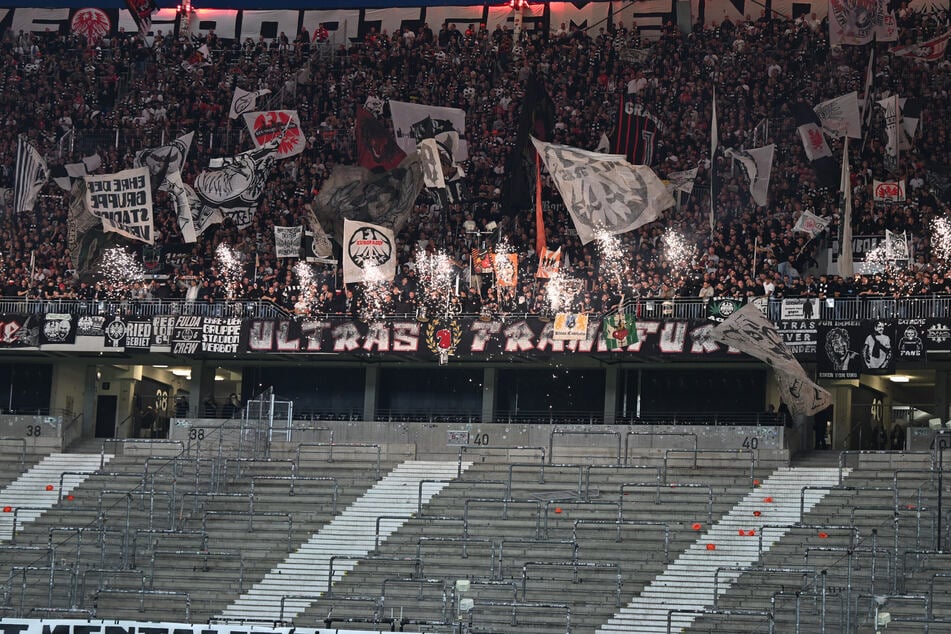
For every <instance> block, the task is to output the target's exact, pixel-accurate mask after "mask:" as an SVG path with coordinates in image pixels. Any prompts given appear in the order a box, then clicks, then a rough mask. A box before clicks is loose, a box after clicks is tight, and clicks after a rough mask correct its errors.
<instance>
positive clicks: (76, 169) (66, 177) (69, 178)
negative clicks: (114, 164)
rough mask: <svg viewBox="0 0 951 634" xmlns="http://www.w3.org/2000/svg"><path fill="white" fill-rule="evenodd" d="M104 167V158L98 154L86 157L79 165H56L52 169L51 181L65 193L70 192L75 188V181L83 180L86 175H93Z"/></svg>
mask: <svg viewBox="0 0 951 634" xmlns="http://www.w3.org/2000/svg"><path fill="white" fill-rule="evenodd" d="M100 167H102V157H100V156H99V155H98V154H91V155H89V156H84V157H83V160H82V161H80V162H79V163H66V164H65V165H54V166H53V167H51V168H50V180H52V181H53V183H55V184H56V186H57V187H59V188H60V189H62V190H63V191H66V192H68V191H70V190H71V189H72V188H73V180H74V179H76V178H82V177H83V176H85V175H86V174H91V173H92V172H95V171H96V170H97V169H99V168H100Z"/></svg>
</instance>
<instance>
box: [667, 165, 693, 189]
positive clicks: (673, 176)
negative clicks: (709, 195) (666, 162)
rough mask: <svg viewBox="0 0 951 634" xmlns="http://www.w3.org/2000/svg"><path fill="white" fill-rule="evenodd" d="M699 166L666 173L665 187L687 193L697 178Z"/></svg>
mask: <svg viewBox="0 0 951 634" xmlns="http://www.w3.org/2000/svg"><path fill="white" fill-rule="evenodd" d="M699 169H700V168H698V167H695V168H693V169H692V170H684V171H682V172H670V173H669V174H667V188H668V189H669V190H670V191H672V192H674V191H681V192H684V193H685V194H689V193H691V192H692V191H693V182H694V180H696V178H697V172H698V171H699Z"/></svg>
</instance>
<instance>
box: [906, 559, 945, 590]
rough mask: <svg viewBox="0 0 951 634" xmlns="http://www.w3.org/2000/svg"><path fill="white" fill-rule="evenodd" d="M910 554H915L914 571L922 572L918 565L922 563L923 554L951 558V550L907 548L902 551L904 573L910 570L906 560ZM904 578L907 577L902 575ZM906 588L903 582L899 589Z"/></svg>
mask: <svg viewBox="0 0 951 634" xmlns="http://www.w3.org/2000/svg"><path fill="white" fill-rule="evenodd" d="M908 555H914V556H915V568H914V570H913V572H921V569H920V568H919V567H918V565H919V563H920V561H921V558H922V556H928V557H938V558H945V557H947V558H951V552H949V551H941V550H905V551H902V554H901V569H902V572H903V573H904V572H906V571H908V570H909V568H908V566H907V565H906V561H907V559H908ZM895 576H896V577H897V576H898V571H897V569H896V571H895ZM904 580H905V578H904V576H903V577H902V581H903V582H904ZM904 589H905V587H904V583H903V584H902V587H901V589H900V590H899V592H903V591H904Z"/></svg>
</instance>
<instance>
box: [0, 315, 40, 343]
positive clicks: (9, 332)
mask: <svg viewBox="0 0 951 634" xmlns="http://www.w3.org/2000/svg"><path fill="white" fill-rule="evenodd" d="M40 322H41V318H40V317H36V316H34V315H0V348H35V347H36V346H38V345H39V344H40Z"/></svg>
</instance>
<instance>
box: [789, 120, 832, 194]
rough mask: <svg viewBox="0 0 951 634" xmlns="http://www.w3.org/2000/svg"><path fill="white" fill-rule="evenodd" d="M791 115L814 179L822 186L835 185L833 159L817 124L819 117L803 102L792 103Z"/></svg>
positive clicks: (830, 186) (829, 186)
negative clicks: (814, 176)
mask: <svg viewBox="0 0 951 634" xmlns="http://www.w3.org/2000/svg"><path fill="white" fill-rule="evenodd" d="M792 111H793V116H794V117H795V118H796V127H797V130H798V132H799V136H800V138H801V139H802V147H803V149H804V150H805V152H806V158H808V159H809V162H810V163H811V164H812V168H813V170H815V173H816V181H817V182H818V183H819V185H821V186H822V187H828V188H830V189H831V188H832V187H835V183H836V178H835V171H836V170H835V168H836V164H835V159H833V158H832V150H831V149H830V148H829V144H828V143H826V139H825V136H824V135H823V134H822V128H821V127H820V126H819V117H818V115H816V113H815V111H813V109H812V108H811V107H810V106H809V104H807V103H804V102H798V103H795V104H793V105H792Z"/></svg>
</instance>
